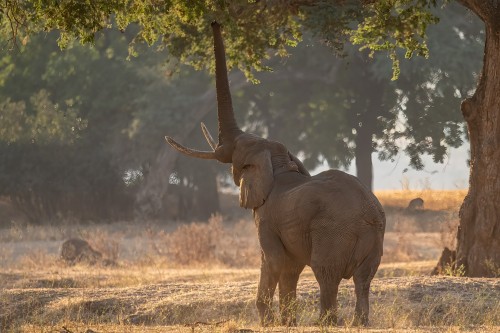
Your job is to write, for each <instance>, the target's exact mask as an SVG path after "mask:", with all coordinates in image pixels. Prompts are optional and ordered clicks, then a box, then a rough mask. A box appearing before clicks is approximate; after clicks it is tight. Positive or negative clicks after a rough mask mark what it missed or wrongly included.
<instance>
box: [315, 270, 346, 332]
mask: <svg viewBox="0 0 500 333" xmlns="http://www.w3.org/2000/svg"><path fill="white" fill-rule="evenodd" d="M312 269H313V272H314V275H315V276H316V280H318V283H319V292H320V305H321V309H320V314H319V324H320V325H324V326H336V325H337V309H338V304H337V294H338V291H339V284H340V281H341V280H342V278H341V276H340V275H339V274H338V273H337V272H336V269H334V268H333V267H312Z"/></svg>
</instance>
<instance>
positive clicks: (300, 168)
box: [288, 152, 311, 176]
mask: <svg viewBox="0 0 500 333" xmlns="http://www.w3.org/2000/svg"><path fill="white" fill-rule="evenodd" d="M288 157H290V159H291V160H292V161H294V162H295V164H297V167H298V168H299V172H300V173H301V174H303V175H306V176H310V175H311V174H310V173H309V171H307V169H306V167H305V166H304V164H302V162H301V161H300V160H299V159H298V158H297V157H296V156H295V155H293V154H292V153H290V152H288Z"/></svg>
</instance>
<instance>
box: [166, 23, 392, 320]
mask: <svg viewBox="0 0 500 333" xmlns="http://www.w3.org/2000/svg"><path fill="white" fill-rule="evenodd" d="M212 30H213V35H214V52H215V76H216V94H217V115H218V127H219V133H218V134H219V135H218V143H216V142H215V140H214V139H213V138H212V136H211V134H210V132H209V131H208V130H207V128H206V127H205V126H204V125H203V123H202V130H203V133H204V135H205V138H206V139H207V142H208V143H209V145H210V146H211V147H212V150H211V151H202V150H195V149H191V148H187V147H185V146H183V145H181V144H179V143H178V142H176V141H175V140H174V139H172V138H171V137H168V136H166V137H165V138H166V140H167V142H168V143H169V144H170V145H171V146H172V147H173V148H175V149H176V150H178V151H179V152H181V153H183V154H185V155H188V156H192V157H196V158H202V159H214V160H217V161H219V162H222V163H231V166H232V168H231V169H232V176H233V179H234V182H235V184H236V185H237V186H239V189H240V193H239V203H240V206H241V207H243V208H246V209H252V210H253V216H254V220H255V225H256V227H257V231H258V238H259V243H260V247H261V273H260V280H259V284H258V291H257V300H256V306H257V309H258V313H259V317H260V322H261V325H263V326H267V325H274V324H278V323H279V322H278V321H276V319H275V314H274V312H273V310H272V299H273V295H274V292H275V290H276V287H277V286H278V285H279V312H280V317H281V324H283V325H290V326H292V325H296V306H295V304H296V302H295V300H296V289H297V282H298V279H299V275H300V274H301V272H302V270H303V269H304V267H305V266H306V265H308V266H310V267H311V269H312V271H313V273H314V276H315V278H316V280H317V281H318V284H319V288H320V323H323V324H328V325H336V324H337V307H338V306H337V293H338V288H339V283H340V281H341V280H342V279H350V278H351V277H353V279H354V286H355V293H356V306H355V315H354V320H353V324H356V325H365V326H366V325H367V324H368V313H369V301H368V295H369V290H370V283H371V281H372V279H373V277H374V275H375V273H376V271H377V269H378V266H379V264H380V260H381V257H382V252H383V240H384V232H385V214H384V211H383V209H382V206H381V205H380V203H379V201H378V200H377V198H376V197H375V195H374V194H373V193H372V192H371V191H369V190H368V189H367V188H366V187H365V186H364V185H362V184H361V182H360V181H359V180H358V179H357V178H356V177H354V176H351V175H348V174H347V173H344V172H342V171H338V170H329V171H324V172H321V173H319V174H318V175H315V176H311V175H310V174H309V172H308V171H307V169H306V168H305V167H304V165H303V164H302V162H301V161H300V160H299V159H298V158H297V157H296V156H295V155H293V154H292V153H291V152H290V151H289V150H288V149H287V148H286V147H285V146H284V145H283V144H282V143H280V142H276V141H272V140H268V139H264V138H261V137H259V136H257V135H254V134H250V133H246V132H244V131H243V130H241V129H240V127H239V126H238V124H237V122H236V120H235V117H234V111H233V106H232V100H231V93H230V89H229V82H228V78H227V68H226V60H225V51H224V44H223V40H222V33H221V25H220V24H219V23H217V22H213V23H212Z"/></svg>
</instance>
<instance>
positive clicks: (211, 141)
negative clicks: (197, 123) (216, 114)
mask: <svg viewBox="0 0 500 333" xmlns="http://www.w3.org/2000/svg"><path fill="white" fill-rule="evenodd" d="M201 130H202V132H203V135H204V136H205V139H206V140H207V142H208V144H209V145H210V147H212V149H213V150H215V149H216V148H217V144H216V143H215V141H214V138H213V137H212V135H211V134H210V131H209V130H208V128H207V127H206V126H205V124H204V123H203V122H202V123H201Z"/></svg>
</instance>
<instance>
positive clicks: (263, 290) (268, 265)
mask: <svg viewBox="0 0 500 333" xmlns="http://www.w3.org/2000/svg"><path fill="white" fill-rule="evenodd" d="M280 273H281V265H279V262H276V261H275V260H273V259H270V258H266V256H265V255H264V254H263V255H262V264H261V268H260V280H259V288H258V290H257V302H256V305H257V310H258V311H259V317H260V323H261V325H262V326H269V325H272V324H274V322H275V319H274V313H273V310H272V304H273V297H274V292H275V290H276V285H277V284H278V280H279V277H280Z"/></svg>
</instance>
